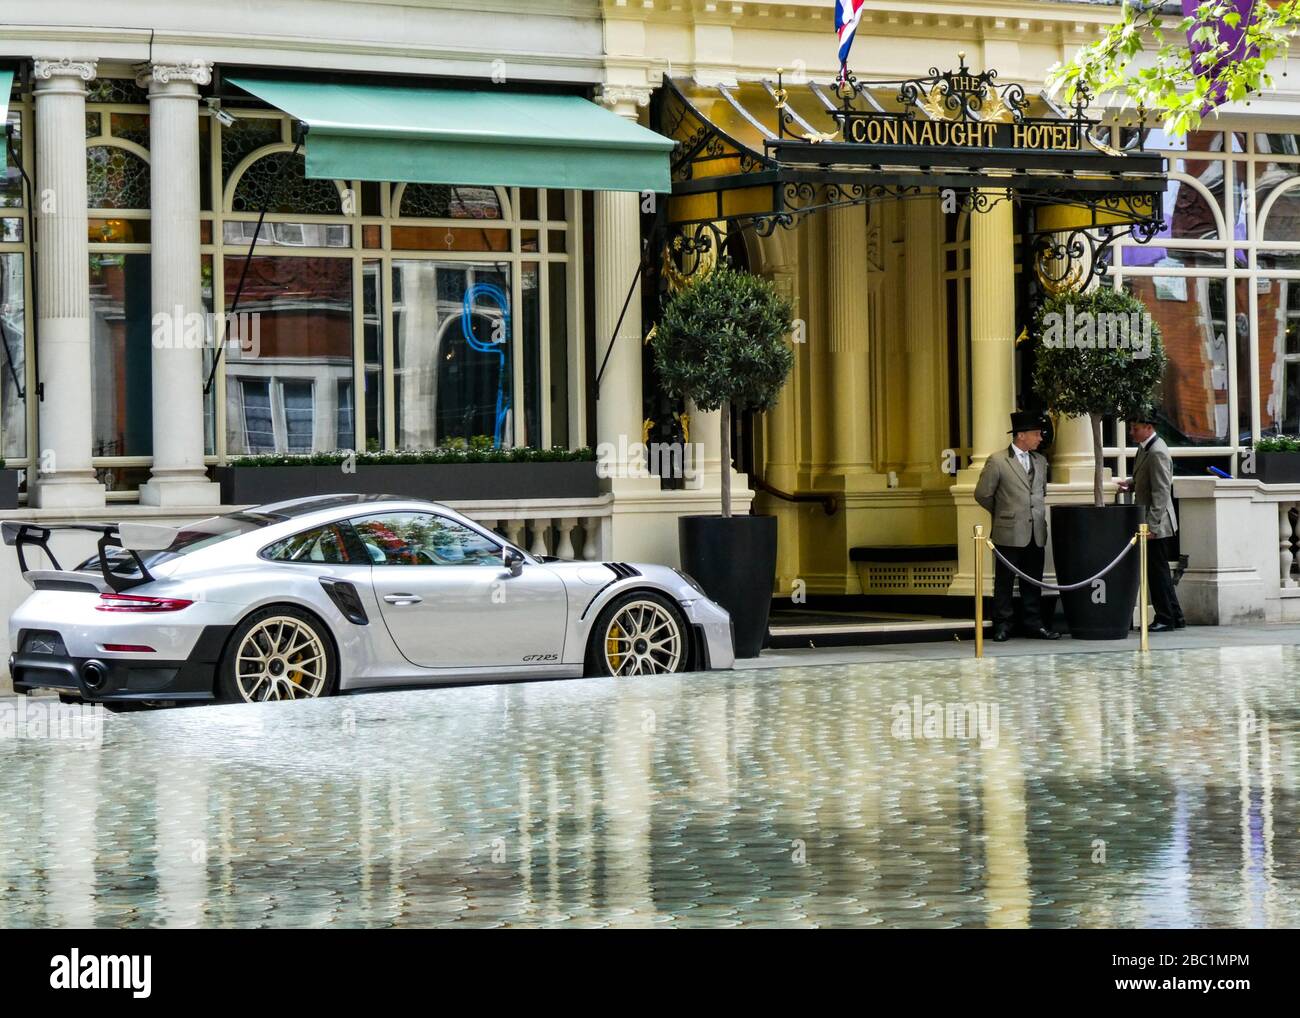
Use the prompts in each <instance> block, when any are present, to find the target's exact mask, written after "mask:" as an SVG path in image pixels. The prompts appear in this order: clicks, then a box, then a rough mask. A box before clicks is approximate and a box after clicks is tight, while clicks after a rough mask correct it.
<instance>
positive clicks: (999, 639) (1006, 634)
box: [993, 626, 1011, 643]
mask: <svg viewBox="0 0 1300 1018" xmlns="http://www.w3.org/2000/svg"><path fill="white" fill-rule="evenodd" d="M1009 639H1011V630H1010V629H1008V628H1007V627H1006V626H996V627H994V629H993V640H994V642H995V643H1006V642H1007V641H1008V640H1009Z"/></svg>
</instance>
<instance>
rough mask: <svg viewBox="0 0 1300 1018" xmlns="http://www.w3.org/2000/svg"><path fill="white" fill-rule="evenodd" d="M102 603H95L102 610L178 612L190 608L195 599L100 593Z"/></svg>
mask: <svg viewBox="0 0 1300 1018" xmlns="http://www.w3.org/2000/svg"><path fill="white" fill-rule="evenodd" d="M99 600H100V602H101V603H100V604H97V605H95V610H96V611H101V612H178V611H180V610H181V609H182V608H188V607H189V606H190V605H192V604H193V603H194V602H193V601H187V600H185V599H184V598H183V597H145V596H144V595H142V594H100V595H99Z"/></svg>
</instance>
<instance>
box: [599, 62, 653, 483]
mask: <svg viewBox="0 0 1300 1018" xmlns="http://www.w3.org/2000/svg"><path fill="white" fill-rule="evenodd" d="M601 99H602V101H603V102H604V104H605V105H606V106H607V107H609V108H610V109H612V110H613V111H614V112H615V113H617V114H618V115H619V116H621V117H625V118H627V119H628V120H631V121H633V122H634V123H635V122H636V120H637V111H638V109H640V108H644V107H646V106H648V105H649V103H650V90H649V89H630V88H618V89H610V88H607V89H606V90H605V91H604V93H603V95H602V96H601ZM660 198H661V199H662V198H663V196H660ZM640 203H641V197H640V195H638V194H637V193H635V192H632V191H597V192H596V195H595V220H596V222H595V227H596V258H595V261H596V279H595V289H596V293H595V297H596V337H595V338H596V370H597V372H599V371H600V364H601V360H602V359H603V358H604V357H605V351H606V349H608V347H609V343H610V341H611V339H612V340H613V344H614V345H613V349H612V350H611V351H610V354H609V360H608V362H606V364H605V371H604V374H603V375H601V376H600V391H599V393H598V394H597V396H596V442H597V455H598V457H599V458H600V461H601V469H602V473H608V474H609V476H610V479H611V482H612V483H611V485H610V486H611V487H613V488H618V487H623V486H626V485H627V483H628V482H629V481H631V482H632V483H633V484H635V485H638V486H641V487H644V486H646V485H648V484H651V483H652V484H653V486H654V488H655V489H656V490H657V489H658V487H659V484H658V478H653V479H647V478H644V477H641V478H635V477H632V478H630V477H629V476H628V473H629V464H628V449H629V447H631V446H634V445H635V444H636V443H639V442H640V441H641V424H642V421H643V420H644V418H643V417H642V412H643V410H642V402H641V347H642V343H643V341H644V336H643V334H642V328H641V284H640V282H639V281H638V283H637V285H636V288H635V290H633V292H632V298H631V300H630V301H629V300H628V288H629V287H630V286H631V285H632V280H633V279H634V278H635V277H636V274H637V266H638V264H639V262H640V259H641V220H640V216H641V204H640ZM625 301H626V302H627V313H626V314H624V315H623V324H622V325H621V326H618V321H619V314H620V313H621V312H622V310H623V304H624V302H625ZM616 326H618V335H617V336H615V335H614V329H615V327H616ZM631 470H632V472H638V471H639V472H641V473H644V459H643V458H639V457H634V462H633V464H632V466H631Z"/></svg>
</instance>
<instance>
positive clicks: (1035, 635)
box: [1026, 626, 1061, 640]
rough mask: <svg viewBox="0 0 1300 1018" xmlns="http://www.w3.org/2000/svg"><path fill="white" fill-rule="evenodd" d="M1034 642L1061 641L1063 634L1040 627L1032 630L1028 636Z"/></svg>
mask: <svg viewBox="0 0 1300 1018" xmlns="http://www.w3.org/2000/svg"><path fill="white" fill-rule="evenodd" d="M1026 635H1028V636H1029V637H1030V638H1031V639H1034V640H1059V639H1060V638H1061V634H1060V633H1058V632H1057V631H1056V630H1055V629H1048V628H1047V627H1046V626H1039V627H1038V628H1037V629H1031V630H1029V632H1028V633H1027V634H1026Z"/></svg>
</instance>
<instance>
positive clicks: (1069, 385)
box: [1034, 287, 1166, 506]
mask: <svg viewBox="0 0 1300 1018" xmlns="http://www.w3.org/2000/svg"><path fill="white" fill-rule="evenodd" d="M1034 325H1035V332H1036V334H1037V336H1038V338H1039V341H1040V347H1039V350H1038V363H1037V366H1036V367H1035V369H1034V388H1035V389H1036V390H1037V391H1038V394H1039V395H1040V396H1041V397H1042V398H1043V400H1044V401H1045V402H1046V403H1047V405H1048V407H1050V408H1051V409H1052V410H1055V411H1057V412H1058V413H1062V414H1065V416H1067V417H1082V416H1084V415H1085V414H1086V415H1088V416H1089V417H1090V418H1091V419H1092V456H1093V483H1092V494H1093V500H1094V502H1095V504H1096V505H1098V506H1101V505H1102V504H1103V499H1102V467H1103V464H1102V455H1101V449H1102V446H1101V419H1102V418H1103V417H1105V416H1106V415H1107V414H1114V415H1115V416H1116V417H1119V418H1122V419H1124V420H1132V419H1134V418H1135V417H1137V416H1138V415H1140V414H1145V413H1148V412H1150V406H1151V396H1152V393H1153V392H1154V391H1155V388H1156V386H1158V385H1159V384H1160V380H1161V378H1163V377H1164V372H1165V364H1166V359H1165V350H1164V343H1163V342H1162V340H1161V337H1160V328H1159V326H1158V325H1157V324H1156V322H1155V319H1154V318H1152V316H1151V313H1150V312H1149V311H1148V310H1147V307H1146V305H1145V304H1143V303H1142V302H1141V301H1140V300H1138V299H1137V298H1136V297H1133V296H1130V295H1129V294H1127V293H1123V292H1121V291H1117V290H1112V289H1109V288H1101V287H1098V288H1097V289H1094V290H1091V291H1089V292H1087V293H1075V292H1067V293H1062V294H1058V295H1056V296H1054V297H1049V298H1048V299H1047V300H1046V301H1044V302H1043V305H1042V306H1041V307H1040V308H1039V310H1038V314H1037V315H1036V317H1035V321H1034Z"/></svg>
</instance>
